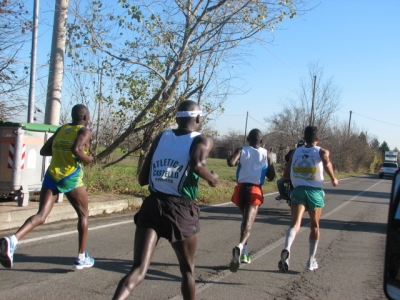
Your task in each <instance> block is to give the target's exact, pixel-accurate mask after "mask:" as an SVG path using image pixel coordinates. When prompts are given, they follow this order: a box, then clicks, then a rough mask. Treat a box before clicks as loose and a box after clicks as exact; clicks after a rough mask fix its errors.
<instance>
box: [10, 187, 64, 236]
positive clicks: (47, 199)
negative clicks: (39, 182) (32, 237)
mask: <svg viewBox="0 0 400 300" xmlns="http://www.w3.org/2000/svg"><path fill="white" fill-rule="evenodd" d="M57 195H58V191H52V190H51V189H48V188H42V189H41V191H40V198H39V210H38V212H37V213H36V215H33V216H31V217H29V218H28V219H27V220H26V221H25V223H24V224H23V225H22V226H21V227H20V228H19V229H18V231H17V232H16V233H15V236H16V238H17V239H18V240H20V239H22V238H23V237H24V236H25V235H26V234H27V233H29V232H30V231H32V230H33V229H34V228H35V227H36V226H38V225H41V224H43V223H44V222H45V221H46V218H47V216H48V215H49V214H50V212H51V209H52V208H53V206H54V203H55V202H56V199H57Z"/></svg>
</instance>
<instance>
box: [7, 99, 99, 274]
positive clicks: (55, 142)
mask: <svg viewBox="0 0 400 300" xmlns="http://www.w3.org/2000/svg"><path fill="white" fill-rule="evenodd" d="M71 115H72V123H70V124H65V125H63V126H61V127H60V128H59V129H58V130H57V131H56V132H55V133H54V135H53V136H52V137H50V138H49V139H48V140H47V142H46V143H45V144H44V145H43V147H42V149H41V150H40V155H42V156H52V160H51V163H50V166H49V168H48V169H47V172H46V174H45V177H44V179H43V183H42V190H41V192H40V200H39V201H40V203H39V211H38V212H37V214H36V215H33V216H31V217H30V218H28V219H27V220H26V221H25V223H24V224H23V225H22V226H21V228H19V229H18V230H17V232H16V233H15V234H14V235H12V236H9V237H3V238H1V239H0V262H1V264H2V265H3V266H4V267H5V268H11V267H12V266H13V257H14V251H15V250H16V248H17V244H18V241H19V240H21V239H22V238H23V237H24V236H25V235H26V234H27V233H29V232H30V231H31V230H33V229H34V228H35V227H36V226H38V225H41V224H43V223H44V222H45V221H46V218H47V216H48V215H49V214H50V211H51V209H52V208H53V205H54V203H55V201H56V199H57V196H58V194H59V193H65V195H66V196H67V198H68V200H69V202H70V203H71V205H72V206H73V207H74V209H75V211H76V213H77V214H78V233H79V251H78V257H77V258H76V260H75V263H74V264H73V267H74V268H75V269H83V268H90V267H92V266H93V264H94V259H93V258H91V257H90V256H89V254H88V253H87V252H85V247H86V239H87V233H88V217H89V208H88V196H87V193H86V189H85V187H84V186H83V182H82V177H83V171H82V163H85V164H90V163H91V162H92V161H93V157H92V156H90V155H88V154H87V149H88V143H89V140H90V138H91V137H92V133H91V131H90V130H89V129H87V128H86V126H87V125H88V123H89V118H90V115H89V110H88V109H87V107H86V106H84V105H82V104H77V105H75V106H74V107H73V108H72V112H71Z"/></svg>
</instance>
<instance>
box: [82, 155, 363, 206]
mask: <svg viewBox="0 0 400 300" xmlns="http://www.w3.org/2000/svg"><path fill="white" fill-rule="evenodd" d="M207 166H208V168H209V170H213V171H214V172H215V173H217V174H218V176H219V181H220V182H219V185H218V186H217V187H216V188H212V187H210V186H209V185H208V184H207V182H206V181H204V180H202V179H200V182H199V195H198V197H197V202H198V203H199V204H212V203H219V202H225V201H229V200H230V199H231V196H232V192H233V189H234V187H235V185H236V182H235V174H236V168H235V167H234V168H231V167H228V165H227V164H226V160H224V159H214V158H210V159H208V160H207ZM275 168H276V170H277V176H276V177H275V179H274V180H273V181H271V182H265V184H264V185H263V192H264V193H272V192H276V191H277V186H276V180H278V179H279V178H280V177H281V175H282V168H281V165H279V164H276V165H275ZM136 172H137V157H130V158H128V159H126V160H124V161H122V162H120V163H119V164H117V165H114V166H112V167H109V168H106V169H104V170H102V169H101V166H99V165H94V166H86V167H85V172H84V174H85V178H84V182H85V185H86V187H87V190H88V193H89V194H90V195H94V196H95V195H101V194H114V195H121V196H122V195H131V196H138V197H142V196H146V195H148V189H147V186H145V187H141V186H140V185H139V183H138V181H137V176H136ZM363 174H365V173H363V172H352V173H335V176H336V178H338V179H342V178H347V177H352V176H359V175H363ZM325 178H327V176H325Z"/></svg>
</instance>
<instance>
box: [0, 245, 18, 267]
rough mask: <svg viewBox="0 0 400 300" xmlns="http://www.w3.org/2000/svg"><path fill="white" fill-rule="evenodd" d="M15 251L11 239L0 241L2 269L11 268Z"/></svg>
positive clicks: (15, 248) (15, 247)
mask: <svg viewBox="0 0 400 300" xmlns="http://www.w3.org/2000/svg"><path fill="white" fill-rule="evenodd" d="M15 250H17V246H16V245H14V243H13V242H12V239H11V237H3V238H1V239H0V263H1V264H2V265H3V267H4V268H7V269H10V268H12V266H13V260H14V252H15Z"/></svg>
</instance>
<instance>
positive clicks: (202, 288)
mask: <svg viewBox="0 0 400 300" xmlns="http://www.w3.org/2000/svg"><path fill="white" fill-rule="evenodd" d="M382 181H383V180H380V181H378V182H376V183H375V184H373V185H371V186H370V187H369V188H367V189H366V190H364V191H362V192H359V193H358V194H357V195H355V196H353V197H351V198H350V199H349V200H347V201H346V202H344V203H342V204H341V205H339V206H338V207H336V208H335V209H334V210H332V211H330V212H328V213H326V214H324V215H322V216H321V219H325V218H327V217H329V216H330V215H332V214H333V213H335V212H337V211H338V210H340V209H342V208H343V207H345V206H346V205H347V204H349V203H350V202H352V201H353V200H355V199H356V198H358V197H359V196H361V195H362V194H364V193H365V192H368V191H369V190H370V189H372V188H373V187H375V186H376V185H378V184H379V183H381V182H382ZM309 224H310V223H309V222H308V223H304V224H303V225H302V226H301V228H300V230H299V232H298V233H297V234H299V233H301V232H302V231H303V230H305V229H308V228H307V227H308V225H309ZM285 238H286V237H282V238H280V239H279V240H277V241H276V242H274V243H272V244H271V245H268V246H267V247H265V248H264V249H261V250H260V251H258V252H256V253H255V254H254V255H252V256H251V261H252V262H254V261H256V260H257V259H259V258H260V257H262V256H264V255H265V254H267V253H269V252H271V251H272V250H274V249H275V248H277V247H278V246H280V245H281V244H283V243H284V242H285ZM244 268H246V265H245V266H244ZM231 274H232V272H231V271H229V269H227V270H224V271H223V272H221V273H220V274H218V275H215V276H213V277H210V278H208V279H207V281H210V282H207V283H199V284H196V295H197V294H200V293H201V292H203V291H205V290H206V289H208V288H210V287H211V286H213V285H214V284H215V283H218V282H220V281H221V280H223V279H225V278H226V277H228V276H229V275H231ZM181 299H182V296H181V295H178V296H175V297H174V298H172V299H171V300H181Z"/></svg>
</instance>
